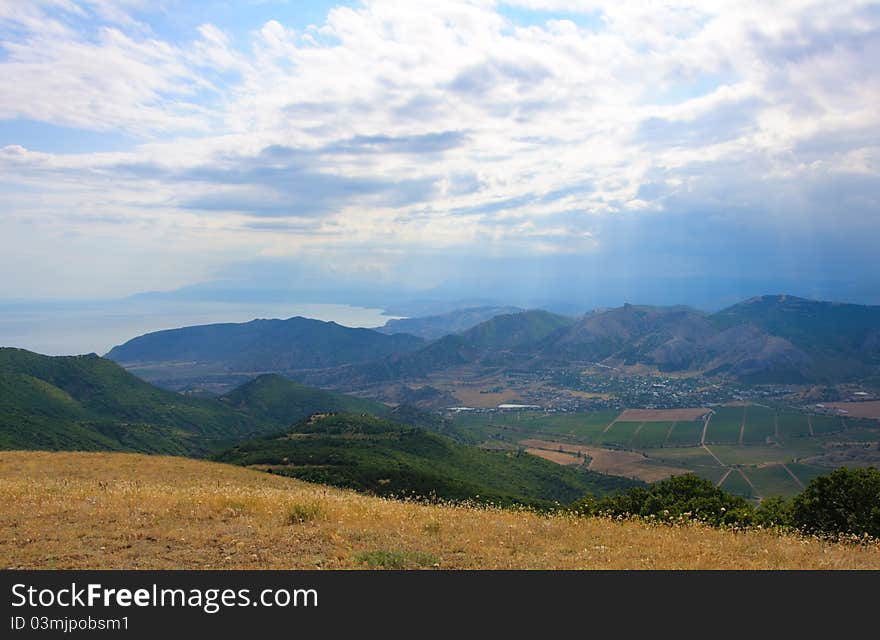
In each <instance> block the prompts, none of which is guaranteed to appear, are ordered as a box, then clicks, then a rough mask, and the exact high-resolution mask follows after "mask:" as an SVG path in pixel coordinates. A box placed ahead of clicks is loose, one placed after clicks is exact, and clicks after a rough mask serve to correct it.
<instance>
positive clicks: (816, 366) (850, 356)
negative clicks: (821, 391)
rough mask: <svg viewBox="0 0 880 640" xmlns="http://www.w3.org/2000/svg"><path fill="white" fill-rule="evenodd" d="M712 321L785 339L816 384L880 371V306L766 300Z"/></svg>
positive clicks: (732, 309) (728, 311) (738, 307)
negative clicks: (817, 381) (750, 328)
mask: <svg viewBox="0 0 880 640" xmlns="http://www.w3.org/2000/svg"><path fill="white" fill-rule="evenodd" d="M712 321H713V323H714V324H715V325H716V326H718V327H719V328H722V329H727V328H730V327H737V326H744V325H746V326H750V327H755V328H757V329H758V330H760V331H762V332H764V333H766V334H769V335H772V336H775V337H777V338H779V339H781V340H785V341H786V343H787V344H790V345H791V347H792V349H794V350H797V352H798V355H799V357H798V360H799V364H800V365H801V367H802V369H803V372H804V375H805V376H807V377H809V378H811V379H819V380H831V379H846V378H853V377H858V376H861V375H869V374H870V373H871V372H876V371H878V369H880V306H866V305H857V304H844V303H837V302H819V301H815V300H807V299H804V298H797V297H795V296H789V295H773V296H761V297H757V298H751V299H749V300H746V301H745V302H741V303H739V304H735V305H733V306H732V307H728V308H727V309H724V310H722V311H719V312H718V313H716V314H715V315H713V316H712Z"/></svg>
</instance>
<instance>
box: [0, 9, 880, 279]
mask: <svg viewBox="0 0 880 640" xmlns="http://www.w3.org/2000/svg"><path fill="white" fill-rule="evenodd" d="M194 7H196V5H190V4H189V3H188V2H186V1H184V0H181V2H180V3H176V4H174V5H168V6H164V5H159V6H158V8H157V7H156V6H155V5H152V4H150V3H146V2H135V1H132V2H109V1H106V2H105V1H99V0H92V1H89V2H73V1H71V2H63V3H62V2H49V1H48V0H47V1H45V2H34V3H2V4H0V36H2V37H0V42H2V45H0V119H5V120H8V121H10V122H14V121H17V120H22V119H26V120H27V121H28V122H31V123H40V122H43V123H48V124H49V125H51V126H53V127H67V128H75V129H80V130H84V131H90V132H98V133H100V132H108V133H109V132H113V133H114V134H115V135H122V136H125V137H126V139H127V140H132V141H133V142H132V143H131V144H130V145H126V146H125V147H124V148H123V149H122V150H119V151H113V152H103V153H95V152H92V151H90V150H89V149H82V150H81V151H80V152H76V149H73V150H69V149H66V151H67V152H66V153H64V154H59V153H53V151H52V149H50V148H41V147H40V139H39V137H38V136H36V135H34V136H30V137H29V134H28V132H27V131H25V130H24V128H22V130H21V136H20V137H16V136H15V135H14V132H13V134H10V135H8V136H7V137H6V138H4V139H2V140H0V168H2V171H3V174H4V177H3V178H2V179H0V193H2V195H3V198H4V202H5V204H4V205H3V207H4V210H3V211H2V213H3V215H2V216H0V238H2V237H3V235H2V232H3V230H4V229H5V228H6V227H5V226H4V225H7V226H9V228H10V229H11V228H12V225H18V226H16V227H15V228H16V229H17V230H18V231H20V230H21V228H22V227H21V225H23V224H25V222H26V223H27V224H28V225H30V228H32V229H39V230H40V231H41V232H42V233H44V234H46V235H48V236H52V237H56V238H60V237H63V235H64V234H81V235H83V236H88V235H89V234H91V235H94V236H96V237H99V236H104V235H105V234H107V235H110V234H115V236H116V237H118V238H120V240H119V241H120V242H123V243H131V246H132V247H137V250H138V251H143V252H144V253H145V254H148V253H149V252H151V251H155V252H157V255H158V252H159V249H160V248H161V255H162V256H163V259H164V260H168V259H172V260H173V258H169V257H168V256H169V255H170V254H169V247H170V246H172V245H170V244H169V243H168V241H167V238H168V237H171V236H173V237H175V238H179V239H180V241H179V243H177V244H174V246H175V247H178V248H179V250H180V251H181V257H180V263H181V264H190V262H188V258H186V257H184V253H185V252H186V250H187V249H186V246H187V243H189V246H190V247H197V248H198V250H203V249H204V250H206V251H209V254H210V256H209V257H206V258H205V260H203V261H202V262H201V263H200V266H199V269H198V270H197V271H198V272H197V271H196V270H194V271H192V272H191V274H190V275H191V277H192V278H193V279H195V278H199V277H202V275H203V274H204V271H205V270H206V269H208V268H209V267H207V266H205V265H208V264H211V265H214V268H216V269H218V270H222V269H223V268H224V265H226V264H230V263H231V262H233V261H240V260H242V259H244V258H247V257H248V256H250V257H253V258H256V257H259V256H266V255H271V256H285V255H297V256H310V259H313V260H314V261H316V262H320V261H322V260H326V261H328V262H332V263H333V265H334V268H336V269H342V268H345V267H350V268H352V269H357V268H358V265H359V264H361V263H364V262H368V263H370V264H372V263H373V260H372V259H370V258H368V257H367V256H369V255H371V252H372V253H373V254H375V255H381V256H383V258H382V260H381V261H382V262H383V264H385V265H386V267H387V268H392V267H389V266H388V265H392V263H393V264H400V265H404V264H408V262H407V261H409V262H412V261H416V260H418V259H419V256H428V255H430V256H438V255H447V256H454V255H455V256H461V255H465V254H468V253H477V254H479V253H480V252H483V251H486V252H488V253H491V254H492V255H493V256H496V257H498V259H501V257H505V256H506V257H517V258H519V259H530V258H534V259H538V258H539V257H541V259H543V257H546V256H552V255H553V254H554V253H558V254H559V255H572V254H583V255H584V256H585V259H588V260H593V259H597V260H599V259H600V258H599V257H598V256H606V257H607V258H608V259H609V260H611V259H613V260H614V261H621V260H623V261H626V262H627V264H629V265H637V266H638V267H639V268H642V269H653V268H654V267H651V266H649V265H647V263H645V264H643V263H642V261H641V260H638V261H636V260H634V259H633V258H632V257H629V258H627V256H636V255H638V256H647V255H652V256H656V257H657V263H658V264H660V265H663V266H662V268H669V269H672V268H673V267H672V265H679V266H680V267H681V268H682V269H684V270H692V271H699V270H700V269H708V268H711V267H713V264H714V263H713V260H714V259H713V256H712V254H711V252H710V251H708V250H707V249H706V247H713V248H714V249H713V250H714V251H716V252H717V253H718V254H719V255H723V256H727V257H725V258H724V260H723V261H721V262H723V264H724V265H725V266H724V268H725V269H736V268H742V269H746V268H751V267H750V266H749V265H741V266H740V267H737V265H736V262H735V256H736V252H735V251H732V250H731V249H730V244H729V241H730V239H732V238H741V239H742V241H743V242H750V243H751V244H752V246H760V247H769V246H770V244H768V243H770V240H768V239H775V241H782V240H780V239H784V238H785V237H797V238H798V242H799V244H798V243H789V244H790V246H789V245H786V246H787V248H786V250H785V252H786V254H787V256H788V257H786V258H785V265H787V266H786V267H785V268H787V269H789V270H792V269H795V268H796V267H797V265H799V264H800V265H802V266H803V268H804V269H807V267H806V266H804V265H809V264H813V263H814V262H815V261H814V260H813V256H814V255H815V254H816V252H819V253H821V254H822V256H823V257H822V259H821V260H819V262H820V263H822V264H825V265H831V264H832V263H833V260H832V258H831V256H833V255H834V253H835V252H838V253H839V252H840V251H849V255H850V257H851V259H849V258H848V260H849V262H850V263H851V264H850V266H852V265H854V264H856V263H857V260H861V259H862V256H863V255H865V251H866V249H865V247H866V246H867V244H868V240H867V238H870V237H871V234H872V233H874V234H877V233H880V220H878V208H877V194H878V182H880V181H878V176H877V172H878V159H880V153H878V150H880V112H878V111H877V109H876V104H877V99H878V97H880V71H878V70H877V67H876V63H875V62H874V61H875V60H876V59H878V58H880V38H878V37H877V36H878V35H880V34H878V31H880V12H878V11H877V9H876V7H873V6H872V5H871V4H870V3H863V2H858V1H852V2H839V3H834V5H833V6H830V5H828V4H827V3H823V2H818V1H813V0H804V1H798V2H789V3H773V4H768V3H763V2H757V1H755V2H742V1H737V2H734V1H732V0H713V2H708V3H702V2H701V3H697V2H688V1H685V0H670V1H669V2H665V3H663V4H662V5H660V6H658V5H657V4H656V3H650V2H637V1H634V0H621V1H620V2H616V3H613V4H612V3H605V2H601V3H600V2H593V1H587V0H585V1H580V2H578V1H576V2H565V3H563V2H557V1H556V0H510V1H505V2H493V1H491V0H472V1H471V0H447V1H443V2H412V3H400V2H393V1H391V0H370V1H367V2H363V3H357V4H354V5H353V6H338V7H335V8H333V9H332V10H329V11H328V12H327V13H326V15H324V16H322V19H321V20H318V21H316V22H315V24H313V25H311V26H309V25H302V24H292V23H291V21H290V20H289V19H286V17H285V16H286V15H287V14H285V12H284V9H283V5H281V4H276V3H264V4H259V5H249V7H248V11H249V12H252V13H250V14H248V15H247V17H248V21H247V24H248V25H249V26H247V27H246V28H245V27H242V26H240V25H238V24H234V23H230V22H226V23H223V22H220V21H218V22H215V23H207V22H204V21H195V22H193V23H192V26H191V28H190V29H189V30H188V31H186V32H184V33H183V34H181V33H177V34H176V35H172V34H171V32H170V31H169V30H168V29H167V24H166V23H167V22H168V21H167V20H166V18H167V14H165V13H163V12H165V11H177V12H178V14H179V15H186V14H187V12H188V11H190V12H192V13H198V12H197V11H194ZM562 12H564V13H562ZM220 13H221V12H218V14H217V15H218V16H220ZM237 15H238V14H237ZM218 19H219V18H218ZM34 126H36V125H31V126H30V127H29V130H33V127H34ZM56 130H61V131H63V129H56ZM3 131H4V132H5V131H6V129H3ZM4 135H7V134H6V133H4ZM44 137H45V136H44ZM98 148H101V147H99V146H98ZM62 210H63V213H64V215H63V216H62V215H60V212H61V211H62ZM13 221H14V222H13ZM841 223H842V228H837V230H835V231H834V232H833V233H831V232H829V230H830V229H832V228H835V225H837V227H841ZM111 227H112V229H113V230H112V231H111V230H110V229H111ZM18 231H17V233H18ZM786 234H788V236H786ZM9 237H12V236H11V235H9ZM16 237H21V236H20V235H17V236H16ZM718 238H724V239H725V240H724V241H723V242H722V241H721V240H718ZM0 242H6V243H7V244H4V245H3V247H2V248H3V249H8V250H10V251H15V252H17V253H16V255H17V256H18V257H17V258H16V259H17V260H22V259H26V260H34V259H36V258H27V257H26V256H25V255H24V254H23V251H24V250H23V249H22V248H21V247H12V246H10V245H8V242H9V241H4V240H0ZM58 246H62V245H61V244H60V243H59V245H58ZM845 248H851V249H845ZM673 249H674V250H673ZM175 250H177V249H175ZM190 250H192V249H190ZM25 253H26V252H25ZM172 254H173V252H172ZM9 255H12V254H9ZM388 256H394V257H393V258H392V257H388ZM612 256H613V258H611V257H612ZM76 259H77V260H80V259H81V255H79V256H78V257H77V258H76ZM395 261H396V262H395ZM780 264H781V263H780ZM633 268H635V267H633ZM829 268H831V267H829ZM86 271H87V270H86V269H83V272H84V273H85V272H86ZM110 272H112V270H110ZM563 275H564V274H563ZM108 277H112V276H109V275H108ZM400 277H401V278H407V277H410V274H409V273H408V271H407V270H406V269H405V268H401V275H400ZM412 277H415V276H412ZM419 277H421V278H423V277H424V276H423V275H420V276H419ZM435 277H436V278H442V277H443V275H442V273H440V272H438V273H437V274H436V276H435ZM84 282H85V281H84ZM40 286H44V287H46V290H49V289H51V284H49V282H48V281H46V284H45V285H40ZM83 286H84V287H85V286H86V285H85V284H84V285H83ZM119 286H120V287H124V286H130V287H136V286H137V285H135V284H130V285H125V284H124V283H122V282H121V281H120V283H119ZM0 295H2V290H0Z"/></svg>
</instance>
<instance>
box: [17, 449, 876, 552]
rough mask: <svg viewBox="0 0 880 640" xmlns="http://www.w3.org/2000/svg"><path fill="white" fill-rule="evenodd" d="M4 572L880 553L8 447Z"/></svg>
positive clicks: (172, 463)
mask: <svg viewBox="0 0 880 640" xmlns="http://www.w3.org/2000/svg"><path fill="white" fill-rule="evenodd" d="M0 531H2V537H0V567H2V568H58V569H64V568H71V569H73V568H90V569H91V568H94V569H111V568H114V569H115V568H119V569H135V568H141V569H147V568H155V569H182V568H193V569H201V568H209V569H245V568H247V569H300V568H305V569H312V568H331V569H341V568H361V567H365V568H369V567H377V566H378V567H391V568H396V567H400V566H403V567H412V568H434V567H437V568H446V569H466V568H467V569H471V568H473V569H514V568H517V569H518V568H523V569H545V568H552V569H678V568H683V569H776V568H803V569H806V568H820V569H868V568H870V569H880V546H878V545H871V546H856V545H842V544H832V543H829V542H823V541H820V540H816V539H812V538H801V537H799V536H792V535H785V536H780V535H776V534H774V533H772V532H769V531H750V532H733V531H722V530H715V529H709V528H705V527H702V526H697V525H690V526H682V527H669V526H663V525H656V526H651V525H648V524H645V523H639V522H617V521H612V520H607V519H600V518H593V519H579V518H575V517H571V516H561V515H557V516H541V515H537V514H534V513H529V512H516V511H505V510H498V509H472V508H467V507H464V506H427V505H421V504H414V503H407V502H397V501H393V500H385V499H380V498H372V497H366V496H362V495H358V494H355V493H352V492H349V491H343V490H338V489H332V488H327V487H323V486H319V485H310V484H306V483H303V482H298V481H295V480H291V479H287V478H282V477H278V476H273V475H270V474H266V473H261V472H258V471H252V470H248V469H243V468H238V467H231V466H226V465H221V464H215V463H210V462H202V461H195V460H187V459H182V458H170V457H159V456H143V455H134V454H105V453H48V452H0Z"/></svg>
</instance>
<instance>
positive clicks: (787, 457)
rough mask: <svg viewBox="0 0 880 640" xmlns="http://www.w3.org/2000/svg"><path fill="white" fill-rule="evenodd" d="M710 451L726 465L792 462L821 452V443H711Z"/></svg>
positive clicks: (799, 441) (802, 441) (803, 441)
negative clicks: (745, 444)
mask: <svg viewBox="0 0 880 640" xmlns="http://www.w3.org/2000/svg"><path fill="white" fill-rule="evenodd" d="M711 448H712V452H713V453H714V454H715V455H716V456H718V457H719V458H720V459H721V462H723V463H724V464H727V465H736V464H747V465H751V464H761V463H764V462H790V461H791V462H793V461H795V460H798V459H800V458H806V457H808V456H815V455H819V454H821V453H822V451H823V449H822V445H821V444H819V443H818V442H816V441H815V440H798V441H795V442H793V443H788V444H787V445H786V446H784V447H783V446H776V445H753V446H749V447H738V446H734V445H721V444H719V445H712V447H711Z"/></svg>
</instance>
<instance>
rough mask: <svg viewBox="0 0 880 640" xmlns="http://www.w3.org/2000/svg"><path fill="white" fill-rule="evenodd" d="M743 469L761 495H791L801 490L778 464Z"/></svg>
mask: <svg viewBox="0 0 880 640" xmlns="http://www.w3.org/2000/svg"><path fill="white" fill-rule="evenodd" d="M743 471H744V472H745V473H746V475H748V477H749V480H751V481H752V484H753V485H755V488H756V489H757V490H758V493H759V494H760V495H761V496H762V497H763V496H793V495H796V494H798V493H800V492H801V487H800V486H799V485H798V483H797V482H795V481H794V479H793V478H792V477H791V476H790V475H789V474H788V472H787V471H786V470H785V468H784V467H783V466H782V465H780V464H777V465H770V466H766V467H760V468H749V469H743Z"/></svg>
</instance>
